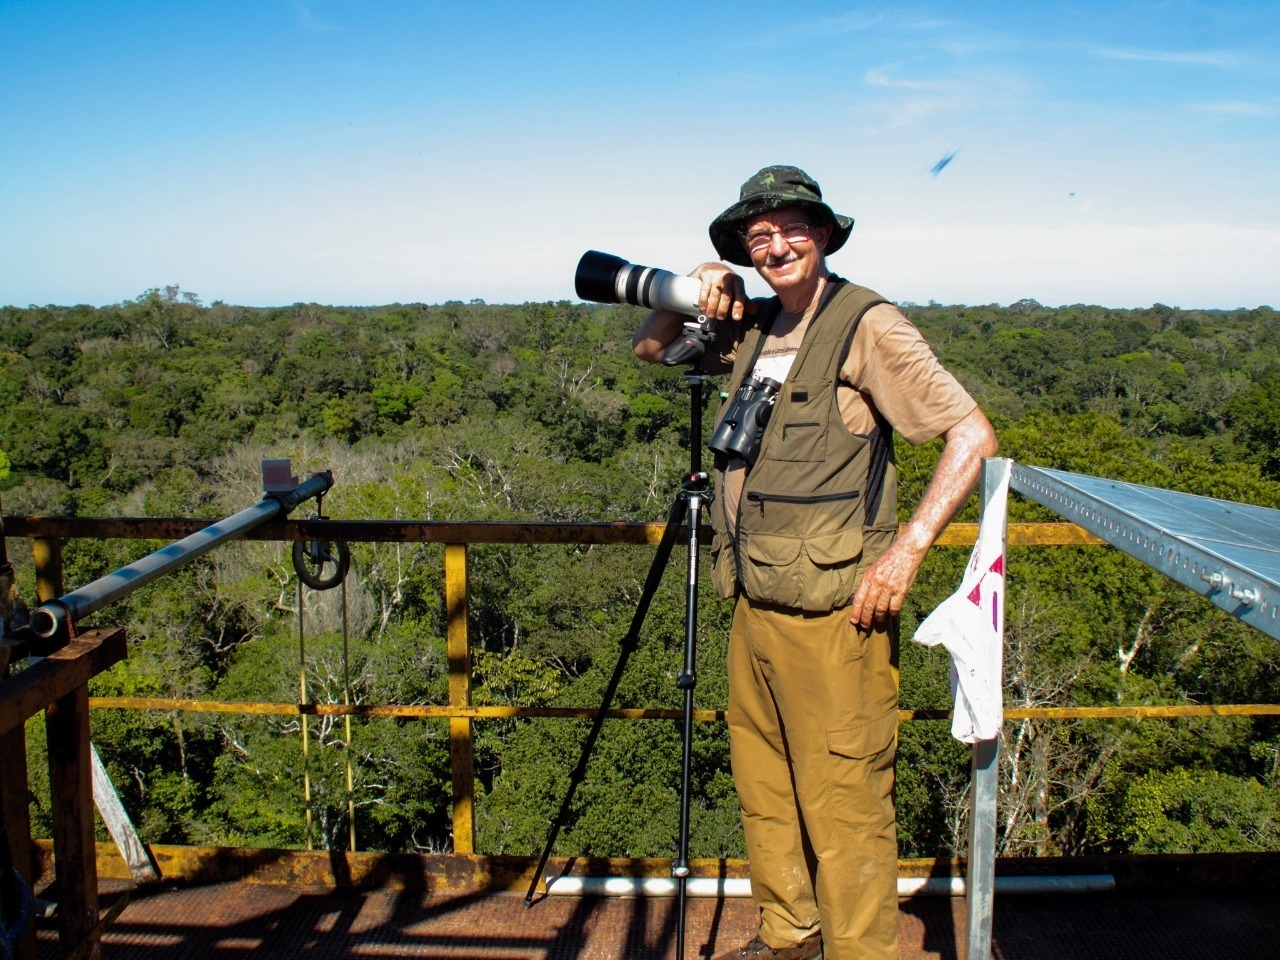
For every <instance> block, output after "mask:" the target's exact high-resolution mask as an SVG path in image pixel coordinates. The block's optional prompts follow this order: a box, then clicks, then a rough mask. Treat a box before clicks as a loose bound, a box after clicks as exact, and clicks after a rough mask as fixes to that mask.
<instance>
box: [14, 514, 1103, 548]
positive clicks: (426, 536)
mask: <svg viewBox="0 0 1280 960" xmlns="http://www.w3.org/2000/svg"><path fill="white" fill-rule="evenodd" d="M214 522H216V521H213V520H198V519H187V518H160V519H156V518H141V517H10V518H9V519H8V520H6V521H5V523H6V525H7V526H6V530H5V533H6V535H7V536H11V537H32V538H36V537H45V538H50V537H56V538H63V539H72V538H87V539H100V540H110V539H115V540H176V539H180V538H182V537H186V536H190V535H191V534H193V533H196V532H198V531H200V530H203V529H204V528H205V527H207V526H210V525H211V524H213V523H214ZM663 527H664V525H663V524H661V523H453V522H450V521H407V520H288V521H282V522H273V523H267V524H263V525H262V526H261V527H258V528H257V529H255V530H253V531H250V532H249V533H247V534H245V535H243V536H242V537H241V539H243V540H286V541H293V540H314V539H317V538H319V539H325V540H345V541H347V542H350V543H380V542H381V543H458V544H465V543H486V544H489V543H498V544H501V543H507V544H551V543H588V544H597V543H598V544H610V543H612V544H632V545H645V544H647V545H649V546H657V544H658V541H659V540H661V539H662V531H663ZM977 533H978V525H977V524H976V523H953V524H951V526H949V527H947V528H946V529H945V530H944V531H943V532H942V535H941V536H940V537H939V538H938V541H937V543H938V545H939V546H944V547H971V546H973V544H974V541H975V540H976V538H977ZM710 534H711V529H710V528H709V527H707V528H705V529H704V530H702V531H701V532H700V538H701V539H703V540H705V541H706V542H710ZM1103 542H1104V541H1103V540H1102V539H1100V538H1099V537H1096V536H1094V535H1093V534H1091V533H1087V532H1086V531H1085V530H1083V529H1082V528H1080V527H1078V526H1076V525H1075V524H1074V523H1011V524H1009V544H1010V545H1011V546H1096V545H1099V544H1102V543H1103Z"/></svg>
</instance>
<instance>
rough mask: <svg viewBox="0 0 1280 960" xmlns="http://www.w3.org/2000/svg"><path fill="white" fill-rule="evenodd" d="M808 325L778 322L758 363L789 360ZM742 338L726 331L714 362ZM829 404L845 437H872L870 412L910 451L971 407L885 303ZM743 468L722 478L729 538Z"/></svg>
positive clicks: (868, 317)
mask: <svg viewBox="0 0 1280 960" xmlns="http://www.w3.org/2000/svg"><path fill="white" fill-rule="evenodd" d="M808 323H809V319H808V318H807V317H795V316H794V315H788V314H782V315H780V316H779V317H778V320H777V321H775V323H774V326H773V329H772V330H771V331H770V334H769V336H768V337H767V338H766V339H765V342H764V345H763V347H762V349H761V351H760V353H761V357H762V358H763V357H766V356H768V357H772V358H775V359H774V362H775V363H776V362H777V361H776V358H778V357H779V356H782V355H785V354H787V353H790V354H792V355H793V356H794V354H796V353H798V352H799V350H800V344H801V341H802V340H803V339H804V332H805V330H807V329H808ZM726 326H728V325H726ZM741 330H742V327H741V326H740V325H738V324H733V325H732V327H731V329H730V331H729V332H730V334H731V335H732V336H733V337H734V338H735V342H734V343H733V344H732V345H731V346H730V347H729V348H728V349H726V350H724V351H723V352H721V353H720V355H719V357H720V359H721V361H722V362H723V363H725V364H727V365H728V366H730V367H731V366H732V364H733V358H734V355H735V351H736V349H737V343H736V338H737V337H738V336H739V335H740V333H741ZM710 366H711V364H708V367H710ZM769 375H772V374H769ZM774 379H775V380H776V379H778V377H776V376H774ZM836 402H837V404H839V407H840V414H841V417H842V418H843V419H844V422H845V425H846V426H847V427H848V428H849V430H850V431H851V432H852V433H855V434H862V435H866V434H870V433H871V431H872V430H874V429H875V413H874V411H879V413H880V415H881V416H883V417H884V418H885V419H886V420H887V421H888V422H889V424H890V425H891V426H892V427H893V429H894V430H896V431H897V432H898V433H900V434H902V436H903V437H905V438H906V439H907V440H908V441H909V442H910V443H912V444H921V443H924V442H925V441H927V440H932V439H933V438H934V437H938V436H941V435H942V434H944V433H946V432H947V431H948V430H949V429H951V428H952V427H953V426H955V425H956V424H957V423H959V422H960V421H961V420H963V419H964V418H965V417H967V416H968V415H969V414H970V413H971V412H972V411H973V409H974V408H975V407H976V406H977V404H976V403H975V402H974V400H973V398H972V397H970V396H969V393H968V391H966V390H965V389H964V387H962V386H961V385H960V384H959V382H958V381H957V380H956V378H955V377H954V376H952V375H951V373H950V371H948V370H947V369H946V368H945V367H944V366H943V365H942V364H941V363H939V362H938V358H937V356H936V355H935V354H934V352H933V350H932V349H931V348H930V346H929V344H928V343H927V342H926V341H925V339H924V337H923V336H921V335H920V331H919V330H917V329H916V326H915V324H913V323H912V322H911V321H910V320H908V319H907V318H906V317H905V316H903V315H902V311H901V310H899V309H898V308H897V307H895V306H893V305H892V304H889V303H881V304H877V305H876V306H874V307H872V308H871V309H870V310H868V311H867V312H866V314H864V315H863V318H862V322H861V323H860V324H859V325H858V331H857V333H856V334H855V335H854V338H853V343H852V344H851V345H850V347H849V354H848V356H847V357H845V360H844V363H843V364H841V366H840V384H839V386H838V387H837V390H836ZM744 467H745V465H744V464H743V463H742V462H741V461H736V462H731V463H730V464H729V466H728V469H726V471H725V478H724V489H723V500H724V503H723V508H724V510H725V516H726V520H727V521H728V524H729V529H730V530H732V529H733V526H734V520H735V519H736V518H737V504H738V500H739V499H740V497H741V495H742V486H743V483H744V481H745V479H746V473H745V470H744Z"/></svg>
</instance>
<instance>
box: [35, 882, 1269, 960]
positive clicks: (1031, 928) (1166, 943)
mask: <svg viewBox="0 0 1280 960" xmlns="http://www.w3.org/2000/svg"><path fill="white" fill-rule="evenodd" d="M675 908H676V905H675V901H674V900H671V899H639V900H620V899H577V898H568V897H553V898H546V899H543V900H541V901H539V902H537V903H535V905H534V906H533V907H532V908H526V907H525V905H524V898H523V897H522V896H521V895H519V894H512V893H472V894H424V893H422V892H408V891H404V890H391V889H382V890H371V891H348V890H339V891H335V890H333V889H329V888H301V887H289V886H280V885H267V884H255V883H244V882H233V883H217V884H209V885H205V886H186V885H177V886H170V887H157V888H152V889H150V890H139V891H135V892H134V894H133V898H132V900H131V902H130V903H129V905H128V906H127V907H126V908H125V910H124V912H123V913H122V914H121V915H120V917H119V918H118V920H117V921H116V923H115V924H114V925H113V926H112V928H111V929H110V930H109V931H108V933H107V935H106V937H105V938H104V940H103V942H102V956H103V958H104V960H204V958H218V960H238V958H249V957H253V958H255V960H260V958H264V957H297V958H299V960H303V958H305V960H329V958H348V957H349V958H368V957H375V958H376V957H389V958H395V957H415V958H416V957H421V958H432V960H436V958H438V960H446V958H448V960H470V958H494V960H499V958H520V960H525V958H527V960H560V958H566V960H567V958H582V960H622V958H628V960H671V958H674V957H675V955H676V951H675V925H676V912H675ZM964 916H965V914H964V901H963V900H962V899H950V898H939V897H927V898H923V897H922V898H915V899H910V900H902V901H900V906H899V917H900V921H899V924H900V925H899V930H900V938H901V945H902V958H903V960H918V958H937V960H960V951H961V950H962V949H963V948H962V946H961V944H963V940H964ZM755 926H756V922H755V908H754V906H753V904H752V903H751V901H750V900H742V899H731V900H721V901H716V900H703V899H696V900H690V902H689V910H688V936H687V940H686V945H685V957H687V958H688V960H701V958H710V957H714V956H717V955H719V954H720V953H721V952H724V951H726V950H729V949H732V948H733V947H735V946H738V945H739V944H741V943H743V942H744V941H745V940H747V939H748V938H749V937H750V936H751V935H752V934H753V933H754V931H755ZM39 954H40V958H41V960H54V958H56V957H57V955H58V951H57V944H56V939H55V936H54V934H53V932H52V931H49V930H42V931H41V932H40V934H39ZM993 957H994V958H995V960H1102V958H1123V960H1227V958H1229V960H1276V958H1280V892H1277V891H1274V890H1258V889H1256V888H1255V889H1251V890H1250V889H1247V888H1230V889H1227V888H1222V889H1195V890H1190V891H1180V892H1169V891H1141V892H1126V891H1116V892H1112V893H1106V894H1079V895H1077V894H1073V895H1065V896H1053V897H1050V896H1026V895H1020V896H1004V897H997V900H996V910H995V922H994V935H993Z"/></svg>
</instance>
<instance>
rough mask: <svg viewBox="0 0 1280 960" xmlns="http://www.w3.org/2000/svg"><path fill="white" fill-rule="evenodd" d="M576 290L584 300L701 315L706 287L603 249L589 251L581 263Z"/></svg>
mask: <svg viewBox="0 0 1280 960" xmlns="http://www.w3.org/2000/svg"><path fill="white" fill-rule="evenodd" d="M574 289H575V290H576V291H577V293H578V296H579V297H580V298H582V299H583V300H592V301H594V302H596V303H630V304H633V305H635V306H637V307H648V308H649V309H650V310H670V311H672V312H673V313H683V314H686V315H687V316H690V317H696V316H698V314H699V313H701V311H700V310H699V309H698V294H699V293H700V292H701V290H702V284H701V283H699V282H698V281H697V280H695V279H693V277H680V276H676V275H675V274H674V273H672V272H671V271H670V270H659V269H658V268H657V267H642V266H640V265H638V264H634V263H628V262H627V261H626V260H623V259H622V258H621V257H615V256H614V255H613V254H611V253H601V252H600V251H599V250H588V251H587V252H586V253H584V254H583V255H582V259H581V260H579V261H578V270H577V273H576V274H575V275H574Z"/></svg>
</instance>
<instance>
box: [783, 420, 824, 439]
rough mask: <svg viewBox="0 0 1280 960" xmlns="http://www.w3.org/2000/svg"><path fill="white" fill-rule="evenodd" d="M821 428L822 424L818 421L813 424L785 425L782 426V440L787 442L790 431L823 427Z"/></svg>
mask: <svg viewBox="0 0 1280 960" xmlns="http://www.w3.org/2000/svg"><path fill="white" fill-rule="evenodd" d="M821 426H822V424H820V423H818V421H816V420H814V421H813V422H811V423H784V424H783V425H782V439H783V441H784V442H785V441H786V439H787V431H788V430H799V429H800V428H801V427H809V428H812V427H821Z"/></svg>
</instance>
